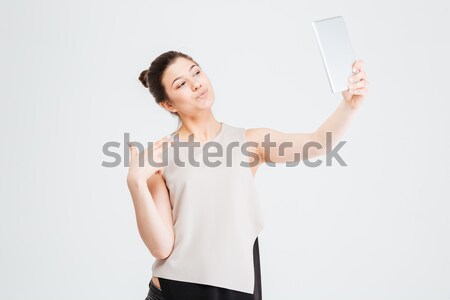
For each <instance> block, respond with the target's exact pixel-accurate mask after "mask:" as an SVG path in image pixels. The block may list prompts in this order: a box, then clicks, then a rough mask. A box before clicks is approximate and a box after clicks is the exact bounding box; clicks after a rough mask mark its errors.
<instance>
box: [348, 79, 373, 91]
mask: <svg viewBox="0 0 450 300" xmlns="http://www.w3.org/2000/svg"><path fill="white" fill-rule="evenodd" d="M364 87H369V82H368V81H367V80H362V81H358V82H356V83H352V84H349V89H350V90H356V89H359V88H364Z"/></svg>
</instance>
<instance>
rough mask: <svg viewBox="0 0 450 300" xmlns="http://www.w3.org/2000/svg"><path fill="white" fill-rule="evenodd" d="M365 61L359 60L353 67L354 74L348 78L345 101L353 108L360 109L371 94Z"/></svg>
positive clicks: (344, 94) (343, 93)
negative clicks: (366, 97) (364, 65)
mask: <svg viewBox="0 0 450 300" xmlns="http://www.w3.org/2000/svg"><path fill="white" fill-rule="evenodd" d="M362 65H363V61H362V60H357V61H355V62H354V63H353V65H352V71H353V74H352V75H351V76H350V77H349V78H348V83H347V87H348V89H347V90H345V91H343V92H342V96H343V97H344V100H345V101H346V102H347V103H348V104H349V105H350V106H351V107H358V106H359V105H361V103H362V102H363V100H364V97H365V96H366V95H367V93H368V92H369V81H368V80H367V73H366V72H365V71H364V70H363V67H362Z"/></svg>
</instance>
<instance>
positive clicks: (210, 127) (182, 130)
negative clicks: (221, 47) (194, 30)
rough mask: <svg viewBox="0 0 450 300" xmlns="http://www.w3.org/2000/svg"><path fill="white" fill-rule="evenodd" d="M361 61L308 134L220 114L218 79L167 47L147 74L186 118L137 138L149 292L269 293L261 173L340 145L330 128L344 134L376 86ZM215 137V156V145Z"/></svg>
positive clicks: (187, 295)
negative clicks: (241, 123)
mask: <svg viewBox="0 0 450 300" xmlns="http://www.w3.org/2000/svg"><path fill="white" fill-rule="evenodd" d="M352 70H353V74H349V75H350V76H349V82H348V88H349V89H348V90H347V91H344V92H342V96H343V100H342V102H341V103H340V104H339V106H338V108H337V109H336V111H335V112H333V114H332V115H331V116H330V117H329V118H328V119H327V120H326V121H325V122H324V123H323V124H322V125H321V126H320V127H319V128H318V129H317V130H316V131H314V132H309V133H283V132H280V131H277V130H274V129H270V128H248V129H245V128H240V127H235V126H232V125H230V124H228V123H225V122H218V121H217V120H216V119H215V117H214V115H213V113H212V110H211V108H212V105H213V103H214V99H215V97H214V89H213V86H212V84H211V82H210V80H209V78H208V77H207V75H206V74H205V72H204V71H203V70H202V69H201V68H200V65H199V64H198V63H197V62H195V61H194V60H193V59H192V58H191V57H190V56H188V55H186V54H183V53H181V52H176V51H168V52H166V53H163V54H161V55H160V56H158V57H157V58H156V59H155V60H154V61H153V62H152V63H151V65H150V68H149V69H148V70H144V71H142V72H141V74H140V76H139V80H140V81H141V82H142V84H143V85H144V86H145V87H146V88H148V89H149V91H150V93H151V94H152V96H153V97H154V98H155V100H156V102H157V103H158V104H159V105H160V106H161V107H162V108H164V109H165V110H167V111H168V112H170V113H171V114H172V115H174V116H176V117H177V118H178V120H179V127H178V129H177V130H176V131H175V132H174V133H172V135H169V136H167V137H165V138H162V139H160V140H158V141H156V142H155V143H153V145H152V146H151V147H149V148H147V149H142V151H138V149H136V147H135V146H131V147H130V151H131V160H130V167H129V172H128V176H127V184H128V188H129V190H130V193H131V196H132V199H133V204H134V208H135V213H136V219H137V224H138V229H139V233H140V235H141V237H142V240H143V241H144V243H145V245H146V246H147V248H148V249H149V251H150V253H151V254H152V255H153V256H154V257H155V258H156V260H155V262H154V264H153V266H152V271H153V276H152V278H151V280H150V282H149V292H148V295H147V298H146V299H148V300H150V299H159V300H162V299H164V300H174V299H176V300H181V299H183V300H190V299H195V300H201V299H216V300H257V299H258V300H260V299H262V295H261V273H260V264H259V263H260V262H259V245H258V237H257V236H258V234H259V233H260V231H261V229H262V228H263V226H264V217H263V216H262V214H261V210H260V206H259V202H258V197H257V191H256V188H255V185H254V181H253V179H254V176H255V174H256V171H257V169H258V167H259V166H260V165H261V164H262V163H289V162H291V163H292V162H299V161H301V160H307V159H311V158H314V157H318V156H321V155H324V154H326V153H327V151H328V150H327V149H331V148H332V147H328V148H327V147H325V142H326V138H327V137H326V133H327V132H331V133H332V145H335V144H336V142H338V141H339V139H340V137H341V136H342V135H343V133H344V132H345V129H346V127H347V126H348V124H349V123H350V121H351V119H352V117H353V116H354V114H355V112H356V111H357V108H358V107H359V106H360V104H361V103H362V101H363V99H364V96H365V95H366V94H367V92H368V81H367V79H366V77H367V76H366V73H365V72H364V71H363V69H362V61H356V62H354V63H353V65H352ZM269 141H270V145H271V146H270V147H267V143H268V142H269ZM168 142H170V143H168ZM232 143H234V144H237V145H238V147H230V146H231V144H232ZM286 143H290V144H286ZM177 144H178V146H179V147H175V145H177ZM182 144H183V145H184V146H185V147H181V145H182ZM194 145H196V146H195V147H194ZM286 145H288V146H287V147H286ZM308 145H309V146H310V147H307V146H308ZM311 145H314V146H311ZM188 146H189V147H188ZM191 146H192V147H191ZM212 146H214V147H215V148H214V149H215V150H217V151H212V152H213V154H215V155H214V159H213V161H211V159H210V158H211V157H209V159H208V157H207V156H208V155H207V153H206V152H207V151H206V150H208V149H210V148H211V147H212ZM244 146H245V150H246V151H245V150H243V149H244ZM219 148H220V149H219ZM302 149H307V151H306V152H305V151H303V152H302V151H299V150H302ZM219 150H220V151H219ZM243 152H245V153H246V154H245V155H244V153H243ZM208 153H209V154H211V151H209V150H208ZM205 156H206V159H205ZM164 157H165V158H167V159H166V160H164V159H163V158H164ZM141 159H144V160H143V162H144V164H142V163H140V162H142V161H141ZM150 160H151V161H150ZM192 160H194V162H192ZM199 161H200V162H199ZM151 162H158V163H161V164H159V165H155V164H153V163H151ZM183 162H184V164H183ZM242 163H244V164H242ZM245 163H247V165H245Z"/></svg>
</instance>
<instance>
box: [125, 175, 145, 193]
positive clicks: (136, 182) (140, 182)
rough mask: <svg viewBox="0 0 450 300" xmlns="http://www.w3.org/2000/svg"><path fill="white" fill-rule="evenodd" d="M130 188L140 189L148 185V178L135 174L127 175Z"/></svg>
mask: <svg viewBox="0 0 450 300" xmlns="http://www.w3.org/2000/svg"><path fill="white" fill-rule="evenodd" d="M127 184H128V188H129V189H130V191H131V190H139V189H140V188H142V187H147V179H143V178H136V177H133V176H128V177H127Z"/></svg>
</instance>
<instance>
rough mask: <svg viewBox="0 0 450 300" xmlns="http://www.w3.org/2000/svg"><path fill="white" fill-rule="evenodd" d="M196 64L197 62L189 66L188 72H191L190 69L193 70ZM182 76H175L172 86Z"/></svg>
mask: <svg viewBox="0 0 450 300" xmlns="http://www.w3.org/2000/svg"><path fill="white" fill-rule="evenodd" d="M195 66H196V64H193V65H192V66H191V67H190V68H189V71H188V72H190V71H191V70H192V68H193V67H195ZM181 77H183V76H178V77H177V78H175V79H174V80H173V81H172V86H173V83H174V82H175V81H177V80H178V79H180V78H181Z"/></svg>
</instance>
